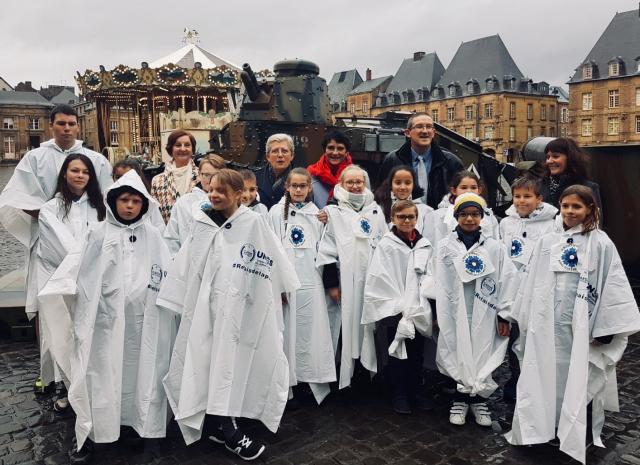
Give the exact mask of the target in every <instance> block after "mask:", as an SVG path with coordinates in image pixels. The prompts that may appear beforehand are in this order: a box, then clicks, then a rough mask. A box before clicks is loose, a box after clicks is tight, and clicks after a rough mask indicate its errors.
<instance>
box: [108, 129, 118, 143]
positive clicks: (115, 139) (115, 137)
mask: <svg viewBox="0 0 640 465" xmlns="http://www.w3.org/2000/svg"><path fill="white" fill-rule="evenodd" d="M110 141H111V145H118V133H117V132H112V133H111V138H110Z"/></svg>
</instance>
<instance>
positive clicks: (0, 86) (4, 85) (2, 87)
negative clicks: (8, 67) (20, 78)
mask: <svg viewBox="0 0 640 465" xmlns="http://www.w3.org/2000/svg"><path fill="white" fill-rule="evenodd" d="M6 90H13V86H11V84H9V83H8V82H7V81H5V80H4V79H3V78H2V76H0V91H6Z"/></svg>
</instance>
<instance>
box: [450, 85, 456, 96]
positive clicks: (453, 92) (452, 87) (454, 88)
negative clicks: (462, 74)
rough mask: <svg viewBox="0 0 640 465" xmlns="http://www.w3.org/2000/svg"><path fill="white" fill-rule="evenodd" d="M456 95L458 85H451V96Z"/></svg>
mask: <svg viewBox="0 0 640 465" xmlns="http://www.w3.org/2000/svg"><path fill="white" fill-rule="evenodd" d="M455 96H456V86H449V97H455Z"/></svg>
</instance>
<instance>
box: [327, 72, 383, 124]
mask: <svg viewBox="0 0 640 465" xmlns="http://www.w3.org/2000/svg"><path fill="white" fill-rule="evenodd" d="M392 79H393V76H383V77H379V78H375V79H373V78H372V77H371V70H370V69H367V72H366V79H365V80H364V81H363V82H362V83H361V84H359V85H358V86H357V87H356V88H355V89H353V90H352V91H351V92H349V93H348V94H347V115H351V116H356V117H367V116H371V115H372V107H373V106H374V104H375V102H376V100H377V98H378V96H379V95H381V94H382V93H384V92H385V91H386V90H387V86H388V85H389V83H390V82H391V80H392ZM336 116H338V115H336ZM340 116H346V115H340Z"/></svg>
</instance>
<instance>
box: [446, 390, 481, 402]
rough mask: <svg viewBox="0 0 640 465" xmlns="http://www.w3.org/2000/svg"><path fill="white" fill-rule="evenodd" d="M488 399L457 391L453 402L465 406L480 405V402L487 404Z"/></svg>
mask: <svg viewBox="0 0 640 465" xmlns="http://www.w3.org/2000/svg"><path fill="white" fill-rule="evenodd" d="M486 401H487V399H485V398H484V397H481V396H478V395H476V396H472V395H470V394H464V393H462V392H458V391H456V393H455V394H454V395H453V402H464V403H465V404H479V403H480V402H486Z"/></svg>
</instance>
